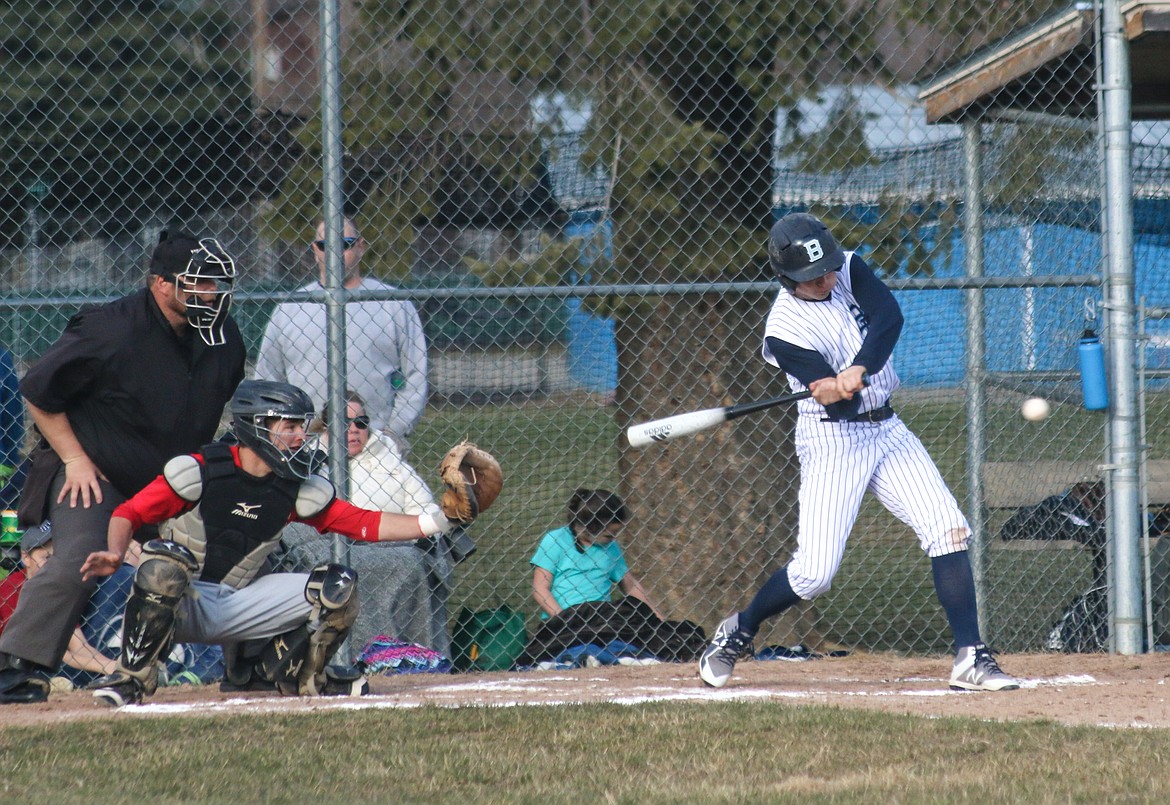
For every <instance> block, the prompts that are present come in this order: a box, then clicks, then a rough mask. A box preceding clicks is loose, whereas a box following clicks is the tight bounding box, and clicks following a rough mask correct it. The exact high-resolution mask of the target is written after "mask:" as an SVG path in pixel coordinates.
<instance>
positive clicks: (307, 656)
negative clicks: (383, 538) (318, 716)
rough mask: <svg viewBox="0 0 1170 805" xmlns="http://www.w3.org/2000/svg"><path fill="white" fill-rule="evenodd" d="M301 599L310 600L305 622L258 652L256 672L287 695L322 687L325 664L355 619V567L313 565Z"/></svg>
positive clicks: (314, 691) (311, 692) (322, 689)
mask: <svg viewBox="0 0 1170 805" xmlns="http://www.w3.org/2000/svg"><path fill="white" fill-rule="evenodd" d="M305 599H306V600H307V601H308V602H309V603H310V604H312V605H313V611H312V614H311V615H310V616H309V620H308V622H307V623H305V624H303V625H301V626H298V627H297V628H295V629H292V630H290V631H288V632H285V633H284V634H281V635H277V636H276V637H274V638H273V639H272V641H271V642H270V643H269V644H268V645H267V646H265V647H264V650H263V651H262V652H261V655H260V669H261V672H262V673H263V674H264V676H265V677H267V678H268V679H270V680H272V682H273V683H274V684H275V685H276V687H277V690H279V691H280V692H281V693H283V694H285V695H288V696H292V695H297V694H300V695H301V696H318V695H321V694H322V693H324V692H325V666H326V664H327V663H328V662H329V659H330V658H331V657H332V656H333V654H334V653H335V652H336V651H337V649H338V647H339V646H340V645H341V643H342V641H343V640H345V636H346V635H347V634H349V627H351V626H352V625H353V622H354V620H355V619H356V618H357V613H358V598H357V572H356V571H354V570H353V569H351V568H348V567H345V566H344V565H336V564H328V565H318V566H317V567H315V568H313V570H312V571H311V572H310V573H309V580H308V582H307V583H306V584H305Z"/></svg>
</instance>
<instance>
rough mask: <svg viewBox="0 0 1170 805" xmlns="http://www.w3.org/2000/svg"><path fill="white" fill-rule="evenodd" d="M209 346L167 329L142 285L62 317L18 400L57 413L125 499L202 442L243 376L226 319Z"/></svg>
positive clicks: (233, 329)
mask: <svg viewBox="0 0 1170 805" xmlns="http://www.w3.org/2000/svg"><path fill="white" fill-rule="evenodd" d="M224 336H225V338H226V342H225V343H224V344H223V345H221V346H216V347H209V346H207V345H206V344H204V343H203V340H202V339H201V338H199V336H198V334H197V333H196V332H195V331H194V330H192V329H190V328H188V329H187V330H185V332H184V334H183V335H181V336H180V335H178V334H176V333H175V330H174V328H173V327H172V326H171V324H170V323H169V322H168V321H167V320H166V317H165V316H164V315H163V313H162V311H161V310H160V309H159V307H158V304H157V303H156V302H155V301H154V297H153V296H151V294H150V291H149V290H148V289H146V288H143V289H142V290H141V291H139V292H137V293H135V294H131V295H130V296H127V297H124V298H122V299H118V300H116V301H114V302H110V303H109V304H106V305H102V306H101V307H98V308H94V309H92V310H88V311H82V312H81V313H78V314H77V315H76V316H74V317H73V318H72V319H70V320H69V323H68V324H67V325H66V327H65V332H63V333H62V334H61V337H60V338H59V339H57V342H56V343H55V344H53V346H51V347H50V348H49V350H48V351H47V352H46V353H45V354H44V355H43V356H42V357H41V359H40V360H39V361H37V363H36V364H35V365H34V366H33V367H32V368H31V369H29V371H28V374H26V375H25V377H24V379H23V380H21V382H20V391H21V393H22V394H23V395H24V397H25V398H26V399H27V400H28V401H29V402H31V403H32V404H33V405H35V406H37V407H38V408H40V409H42V410H44V411H47V412H48V413H51V414H58V413H65V414H66V415H67V416H68V417H69V423H70V424H71V425H72V426H73V432H74V433H75V434H76V435H77V440H78V441H79V442H81V446H82V447H83V448H84V449H85V452H86V453H87V454H88V455H89V457H90V458H91V459H92V460H93V462H94V464H96V465H97V467H98V469H99V470H101V471H102V474H104V475H105V476H106V478H108V479H109V480H110V483H111V484H113V485H114V487H115V488H116V489H117V490H118V491H119V492H120V493H122V494H123V495H125V496H126V497H130V496H131V495H133V494H134V493H136V492H137V491H138V490H140V489H142V487H144V486H146V485H147V484H148V483H150V482H151V481H152V480H154V479H155V478H156V477H157V476H158V475H159V474H160V473H161V472H162V468H163V465H164V464H165V463H166V462H167V461H168V460H169V459H171V458H173V457H174V456H177V455H181V454H183V453H194V452H196V451H197V450H198V449H199V448H200V447H201V446H203V445H204V444H207V443H208V442H210V441H211V440H212V439H213V438H214V436H215V432H216V430H217V429H218V427H219V422H220V418H221V416H222V415H223V409H224V406H225V405H226V404H227V402H228V400H230V399H231V396H232V394H233V393H234V392H235V389H236V386H237V385H239V383H240V381H241V380H243V378H244V359H245V350H244V340H243V338H242V337H241V336H240V330H239V328H238V327H237V326H236V323H235V322H234V321H233V320H231V319H228V321H227V323H226V325H225V326H224Z"/></svg>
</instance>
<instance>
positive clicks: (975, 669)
mask: <svg viewBox="0 0 1170 805" xmlns="http://www.w3.org/2000/svg"><path fill="white" fill-rule="evenodd" d="M1019 687H1020V680H1018V679H1016V678H1015V677H1014V676H1008V675H1007V674H1005V673H1004V672H1003V671H1002V670H1001V669H1000V667H999V664H998V663H997V662H996V661H995V658H994V657H992V656H991V651H989V650H988V648H987V646H986V645H985V644H983V643H976V644H975V645H973V646H964V647H963V648H961V649H959V653H958V656H956V657H955V667H954V668H953V669H952V670H951V690H1017V689H1018V688H1019Z"/></svg>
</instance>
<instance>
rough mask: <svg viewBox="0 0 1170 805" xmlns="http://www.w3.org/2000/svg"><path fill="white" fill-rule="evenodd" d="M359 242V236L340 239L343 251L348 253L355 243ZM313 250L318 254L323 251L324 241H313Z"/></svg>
mask: <svg viewBox="0 0 1170 805" xmlns="http://www.w3.org/2000/svg"><path fill="white" fill-rule="evenodd" d="M359 240H361V236H360V235H359V236H358V237H356V238H342V239H341V242H342V244H343V245H344V246H345V250H346V251H347V252H348V251H349V250H350V249H352V248H353V247H354V246H356V245H357V242H358V241H359ZM313 248H315V249H316V250H317V251H319V252H323V251H325V241H323V240H315V241H313Z"/></svg>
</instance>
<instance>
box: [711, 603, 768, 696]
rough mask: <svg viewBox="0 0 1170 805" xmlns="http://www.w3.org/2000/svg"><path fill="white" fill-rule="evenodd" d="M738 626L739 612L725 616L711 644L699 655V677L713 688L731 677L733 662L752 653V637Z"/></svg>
mask: <svg viewBox="0 0 1170 805" xmlns="http://www.w3.org/2000/svg"><path fill="white" fill-rule="evenodd" d="M753 637H755V635H751V634H748V633H747V632H745V631H743V630H741V629H740V628H739V613H738V612H736V613H735V614H733V615H731V616H730V617H728V618H726V619H725V620H724V621H723V622H722V623H721V624H719V626H718V627H716V629H715V636H714V637H713V638H712V639H711V645H709V646H707V649H706V651H704V652H703V656H701V657H699V678H700V679H702V680H703V682H704V683H706V684H707V685H710V686H711V687H713V688H721V687H723V686H724V685H726V684H727V680H729V679H731V672H732V671H733V670H735V662H736V660H738V659H739V658H740V657H742V656H743V655H744V654H751V653H752V638H753Z"/></svg>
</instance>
